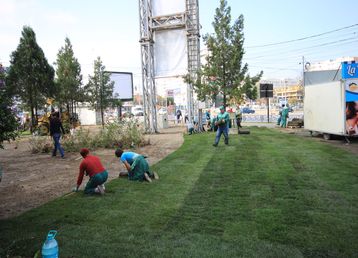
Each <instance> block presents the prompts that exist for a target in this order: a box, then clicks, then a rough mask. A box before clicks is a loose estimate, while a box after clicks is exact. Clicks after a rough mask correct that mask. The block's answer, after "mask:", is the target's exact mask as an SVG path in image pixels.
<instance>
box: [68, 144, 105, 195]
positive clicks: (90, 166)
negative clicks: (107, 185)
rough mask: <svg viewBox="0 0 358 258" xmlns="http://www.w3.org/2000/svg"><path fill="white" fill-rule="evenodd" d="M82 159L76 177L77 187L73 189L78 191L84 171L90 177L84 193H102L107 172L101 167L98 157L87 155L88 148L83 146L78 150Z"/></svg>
mask: <svg viewBox="0 0 358 258" xmlns="http://www.w3.org/2000/svg"><path fill="white" fill-rule="evenodd" d="M80 153H81V155H82V157H83V160H82V162H81V165H80V172H79V174H78V178H77V187H76V188H75V191H78V189H79V187H80V185H81V183H82V180H83V176H84V174H85V173H86V176H89V177H90V179H89V181H88V183H87V184H86V187H85V194H94V193H98V194H104V191H105V189H104V185H103V184H104V182H106V181H107V178H108V172H107V170H106V169H105V168H104V167H103V165H102V163H101V161H100V159H99V158H98V157H96V156H92V155H89V150H88V149H86V148H84V149H81V151H80Z"/></svg>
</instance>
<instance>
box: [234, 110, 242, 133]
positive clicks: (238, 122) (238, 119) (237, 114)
mask: <svg viewBox="0 0 358 258" xmlns="http://www.w3.org/2000/svg"><path fill="white" fill-rule="evenodd" d="M235 118H236V125H237V130H238V131H237V132H238V133H240V128H241V127H242V126H241V121H242V112H241V110H240V107H239V106H238V107H237V108H236V112H235Z"/></svg>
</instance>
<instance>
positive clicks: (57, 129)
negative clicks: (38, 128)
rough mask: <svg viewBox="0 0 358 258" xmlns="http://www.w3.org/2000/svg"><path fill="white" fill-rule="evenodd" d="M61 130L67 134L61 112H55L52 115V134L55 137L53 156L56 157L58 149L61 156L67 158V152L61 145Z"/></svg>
mask: <svg viewBox="0 0 358 258" xmlns="http://www.w3.org/2000/svg"><path fill="white" fill-rule="evenodd" d="M61 131H62V133H63V134H65V130H64V129H63V126H62V123H61V119H60V114H59V113H58V112H53V113H52V115H51V117H50V135H51V136H52V138H53V145H54V149H53V151H52V157H55V156H56V154H57V149H58V150H59V152H60V154H61V158H65V152H64V150H63V148H62V146H61V143H60V138H61Z"/></svg>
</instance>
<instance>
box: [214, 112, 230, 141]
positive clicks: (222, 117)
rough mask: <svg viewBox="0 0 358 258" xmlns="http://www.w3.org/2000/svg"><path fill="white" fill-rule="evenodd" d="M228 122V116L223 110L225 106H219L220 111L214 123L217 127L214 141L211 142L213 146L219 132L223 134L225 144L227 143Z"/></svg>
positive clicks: (218, 136)
mask: <svg viewBox="0 0 358 258" xmlns="http://www.w3.org/2000/svg"><path fill="white" fill-rule="evenodd" d="M229 124H230V116H229V114H228V113H227V112H226V111H225V107H224V106H221V107H220V113H219V114H218V116H217V117H216V120H215V125H216V126H217V127H218V130H217V131H216V137H215V143H214V144H213V146H214V147H216V146H218V144H219V141H220V137H221V134H224V137H225V144H226V145H228V144H229Z"/></svg>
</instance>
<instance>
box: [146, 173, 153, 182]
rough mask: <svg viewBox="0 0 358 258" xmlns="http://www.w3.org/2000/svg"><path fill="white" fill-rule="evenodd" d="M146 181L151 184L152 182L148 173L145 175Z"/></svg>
mask: <svg viewBox="0 0 358 258" xmlns="http://www.w3.org/2000/svg"><path fill="white" fill-rule="evenodd" d="M144 179H145V180H146V181H148V182H149V183H151V182H152V179H150V176H149V175H148V174H147V173H144Z"/></svg>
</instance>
